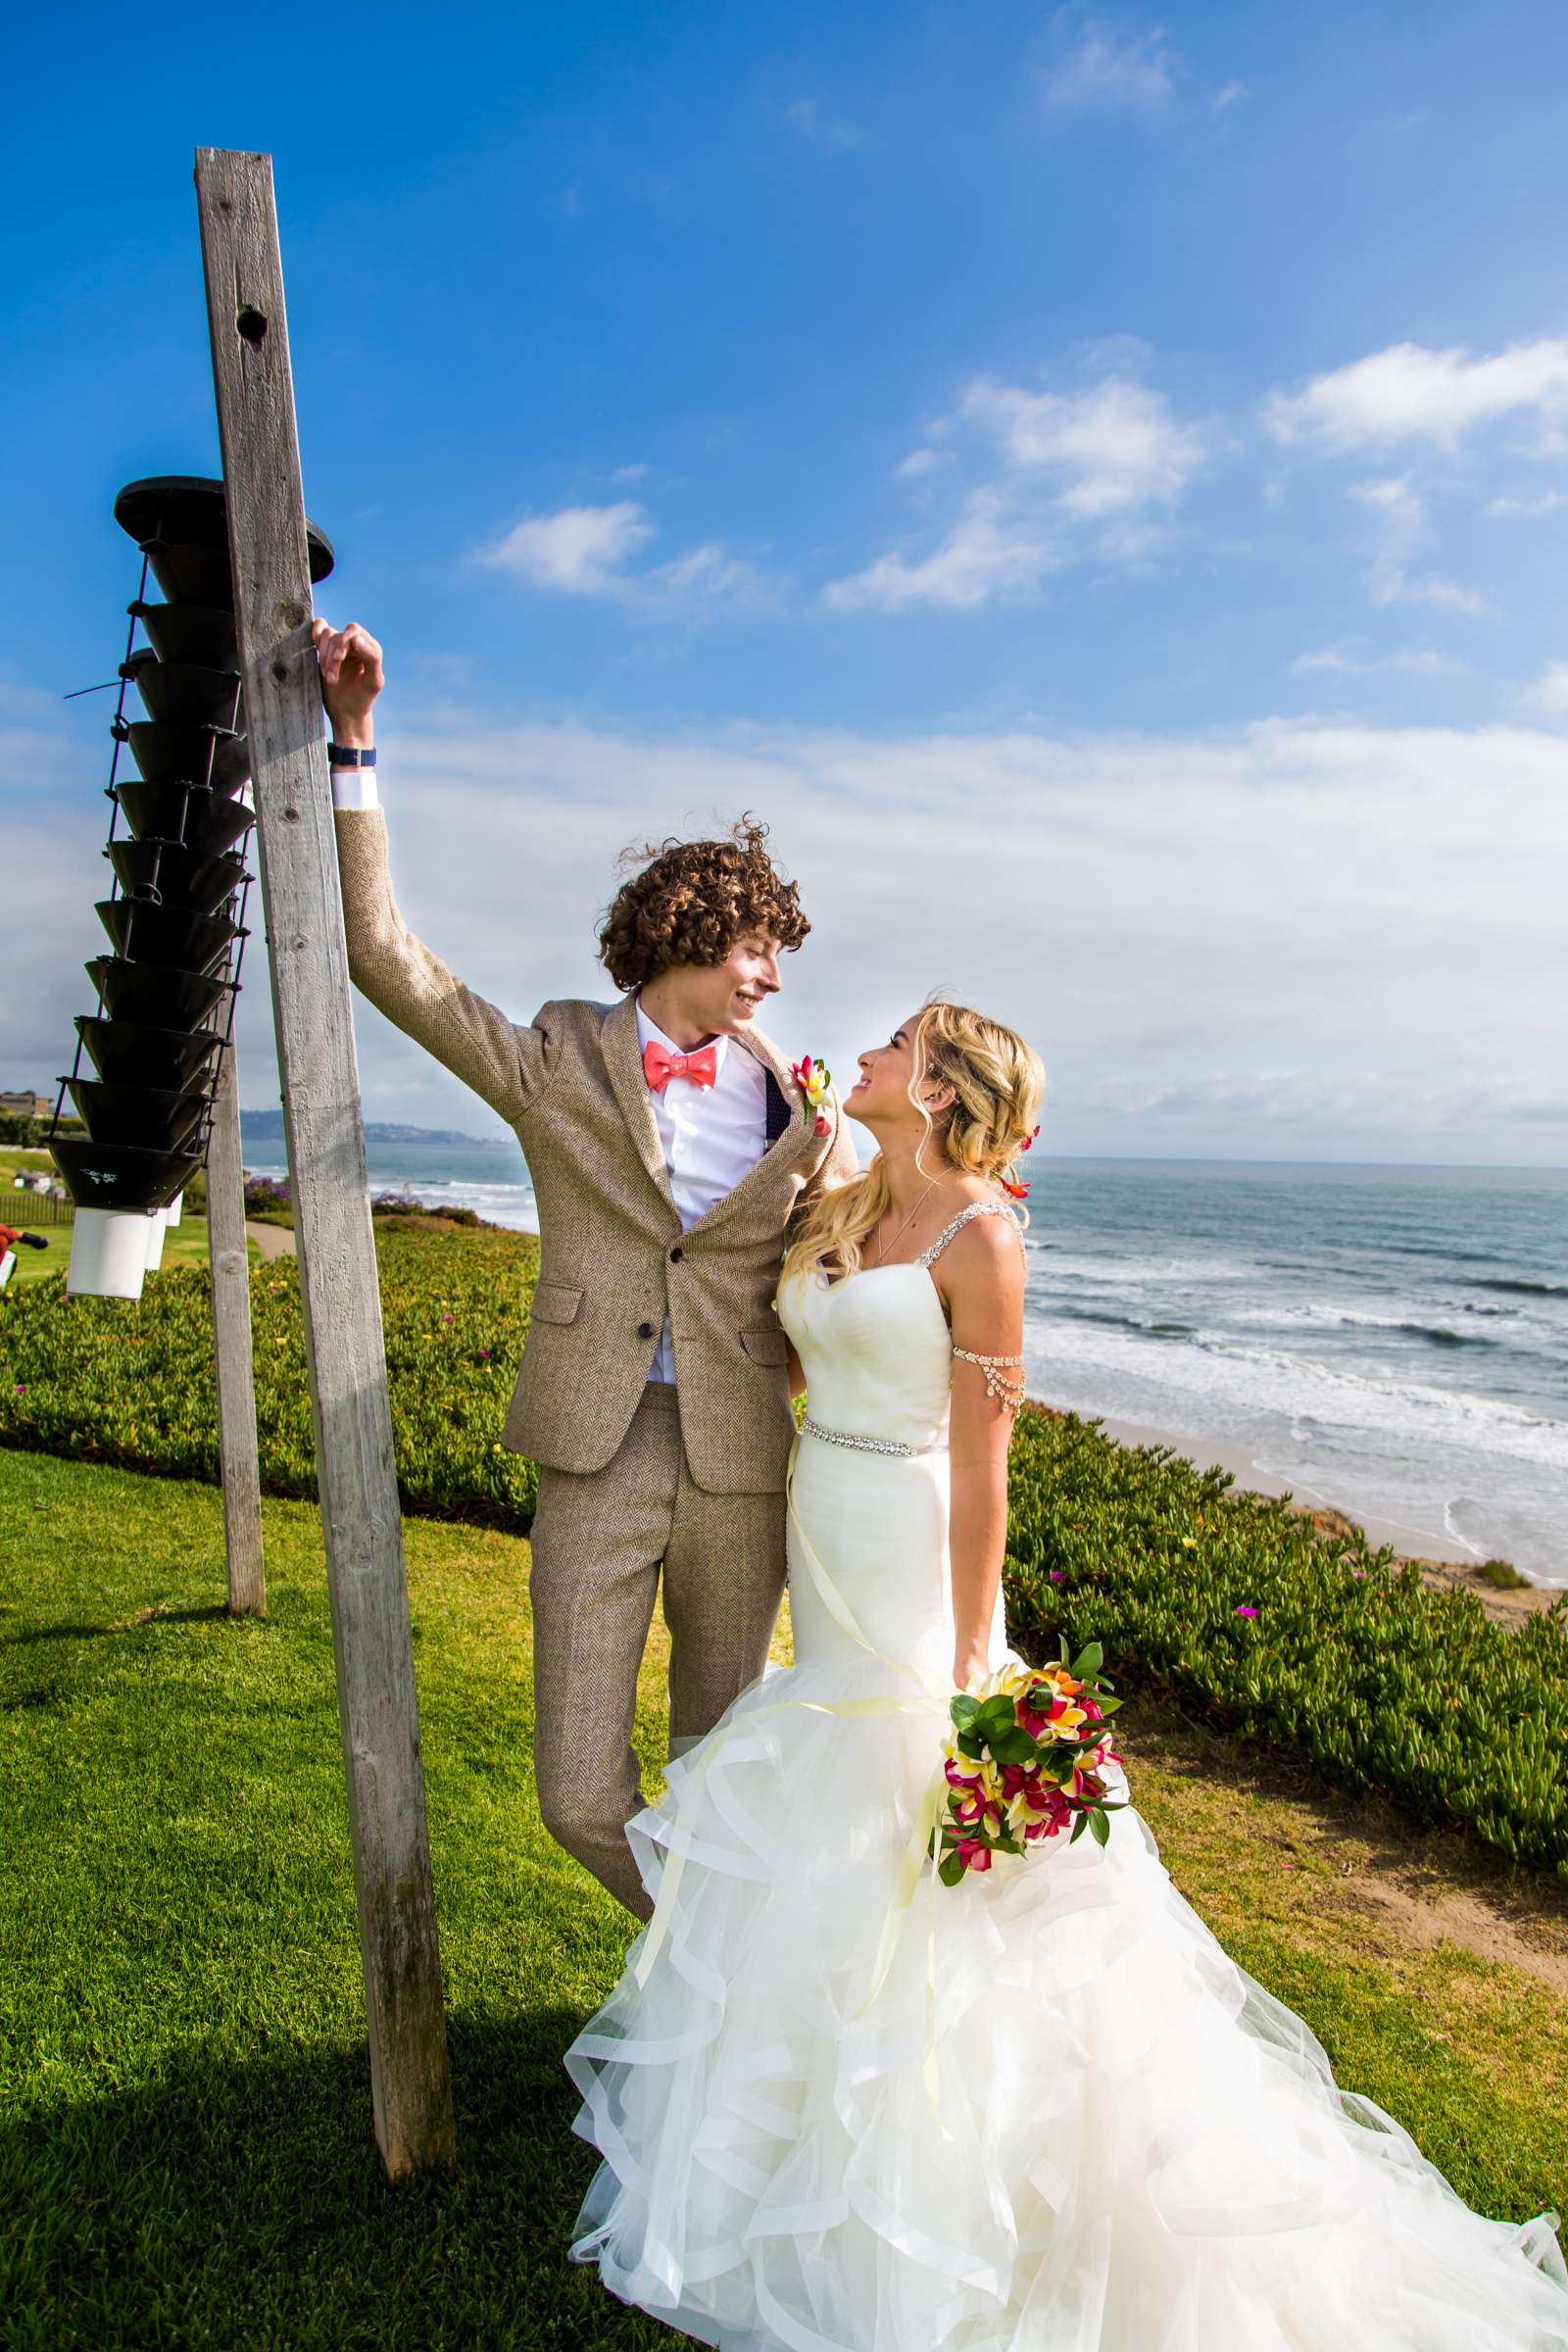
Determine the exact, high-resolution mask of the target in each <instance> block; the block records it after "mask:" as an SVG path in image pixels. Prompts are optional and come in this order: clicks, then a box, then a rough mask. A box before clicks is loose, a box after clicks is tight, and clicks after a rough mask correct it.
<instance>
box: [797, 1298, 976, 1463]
mask: <svg viewBox="0 0 1568 2352" xmlns="http://www.w3.org/2000/svg"><path fill="white" fill-rule="evenodd" d="M778 1316H779V1321H780V1322H781V1323H782V1324H783V1326H784V1328H785V1330H786V1331H787V1332H788V1333H789V1335H790V1338H791V1339H792V1340H793V1341H794V1343H795V1351H796V1353H797V1355H799V1357H800V1359H801V1365H802V1368H803V1370H804V1371H805V1374H806V1387H807V1394H808V1396H809V1398H810V1406H811V1418H812V1419H813V1421H819V1422H821V1423H822V1424H823V1426H824V1427H825V1428H828V1429H833V1430H845V1431H849V1432H850V1433H852V1434H853V1435H855V1436H858V1437H866V1438H891V1439H895V1440H897V1441H899V1442H900V1443H901V1444H903V1445H906V1446H931V1445H934V1444H940V1443H941V1441H942V1440H943V1439H944V1438H945V1437H946V1435H947V1428H948V1401H949V1397H950V1394H951V1388H952V1380H953V1342H952V1339H951V1337H950V1336H949V1332H948V1321H947V1316H946V1315H945V1314H944V1312H943V1308H942V1300H941V1298H940V1296H939V1294H938V1291H937V1286H936V1283H935V1282H934V1280H933V1279H932V1275H931V1270H930V1268H929V1267H928V1266H922V1265H894V1266H869V1267H865V1268H863V1269H862V1270H861V1272H859V1273H858V1274H856V1275H854V1276H852V1277H851V1279H850V1280H849V1281H848V1282H835V1283H828V1282H826V1281H825V1280H823V1279H821V1278H820V1277H817V1278H810V1277H802V1276H800V1275H796V1276H794V1277H792V1278H791V1279H790V1280H789V1281H788V1282H786V1283H783V1284H781V1285H780V1288H779V1296H778Z"/></svg>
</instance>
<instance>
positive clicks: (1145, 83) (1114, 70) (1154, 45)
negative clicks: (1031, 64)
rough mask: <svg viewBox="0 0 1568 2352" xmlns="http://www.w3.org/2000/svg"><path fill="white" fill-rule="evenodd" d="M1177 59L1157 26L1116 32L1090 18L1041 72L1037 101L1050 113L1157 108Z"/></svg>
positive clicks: (1169, 90) (1170, 90) (1166, 100)
mask: <svg viewBox="0 0 1568 2352" xmlns="http://www.w3.org/2000/svg"><path fill="white" fill-rule="evenodd" d="M1180 71H1181V60H1180V58H1179V57H1178V56H1177V54H1176V52H1175V51H1174V50H1173V49H1171V48H1168V47H1167V46H1166V42H1165V36H1164V33H1163V31H1162V30H1161V29H1160V27H1159V26H1157V25H1156V26H1155V27H1154V28H1153V29H1152V31H1149V32H1139V33H1131V32H1129V33H1118V32H1117V31H1116V30H1115V29H1114V28H1113V27H1111V26H1110V25H1105V24H1103V23H1102V22H1100V21H1099V20H1098V19H1095V18H1091V19H1090V20H1089V21H1088V23H1087V24H1085V25H1084V26H1083V28H1082V30H1081V31H1080V32H1079V34H1078V37H1077V39H1076V40H1075V41H1074V42H1073V43H1072V45H1071V47H1070V48H1068V49H1066V50H1065V51H1064V53H1063V54H1062V55H1061V56H1060V57H1059V58H1058V59H1057V60H1056V62H1055V63H1054V65H1053V66H1051V67H1049V68H1048V69H1047V70H1046V71H1045V72H1043V73H1041V74H1040V76H1039V84H1038V86H1039V93H1040V99H1041V103H1042V104H1043V105H1044V106H1045V107H1046V108H1048V109H1049V110H1050V111H1051V112H1053V113H1065V112H1068V111H1070V110H1072V109H1075V108H1080V107H1103V108H1108V109H1123V110H1127V111H1130V112H1132V113H1136V114H1159V113H1162V112H1163V111H1164V109H1165V108H1166V107H1167V106H1169V104H1170V102H1171V99H1172V98H1173V96H1174V95H1175V80H1174V76H1175V75H1176V74H1177V73H1180Z"/></svg>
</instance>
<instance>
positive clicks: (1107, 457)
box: [960, 376, 1204, 516]
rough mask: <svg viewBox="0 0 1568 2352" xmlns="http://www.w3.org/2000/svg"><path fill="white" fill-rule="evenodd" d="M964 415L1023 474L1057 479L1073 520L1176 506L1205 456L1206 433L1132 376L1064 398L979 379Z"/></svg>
mask: <svg viewBox="0 0 1568 2352" xmlns="http://www.w3.org/2000/svg"><path fill="white" fill-rule="evenodd" d="M960 414H961V415H962V416H963V417H965V418H967V419H968V420H969V421H970V422H971V423H973V424H977V425H979V426H980V427H981V429H982V430H983V431H985V432H987V433H989V434H990V436H991V438H992V439H993V440H994V441H995V442H996V444H997V446H998V448H999V449H1000V450H1001V452H1002V454H1003V456H1004V457H1005V459H1006V461H1007V463H1008V464H1009V465H1010V466H1014V467H1016V468H1017V469H1018V470H1019V471H1020V472H1024V473H1029V472H1038V473H1042V474H1047V475H1050V476H1052V477H1054V479H1055V481H1056V482H1057V484H1058V485H1059V487H1058V496H1059V499H1060V503H1061V505H1062V507H1063V508H1064V509H1065V510H1066V512H1067V513H1068V514H1069V515H1085V516H1095V515H1109V514H1113V513H1121V512H1124V511H1125V510H1126V509H1127V508H1129V507H1137V506H1148V505H1152V504H1157V505H1169V504H1171V503H1172V502H1173V501H1174V500H1175V499H1177V498H1179V497H1180V496H1181V493H1182V492H1183V490H1185V488H1186V487H1187V484H1188V482H1189V481H1190V480H1191V479H1192V476H1193V475H1194V473H1196V471H1197V470H1198V468H1199V466H1201V463H1202V460H1203V455H1204V442H1203V436H1202V434H1201V431H1200V430H1199V429H1198V428H1197V427H1196V426H1195V425H1186V424H1178V423H1177V421H1176V419H1175V418H1174V417H1172V415H1171V412H1170V404H1169V402H1168V401H1167V400H1166V399H1165V397H1164V395H1163V394H1162V393H1159V392H1152V391H1151V390H1150V389H1149V387H1148V386H1147V385H1146V384H1140V383H1134V382H1132V381H1130V380H1128V379H1127V378H1125V377H1116V376H1109V377H1106V378H1105V379H1104V381H1103V382H1101V383H1098V384H1095V385H1093V386H1091V388H1090V389H1089V390H1088V391H1086V392H1080V393H1076V394H1062V393H1055V392H1031V391H1027V390H1025V389H1024V388H1022V387H1021V386H1019V385H1015V384H1001V383H998V382H996V381H995V379H994V378H992V377H989V376H978V377H976V379H975V380H974V382H973V383H971V384H970V385H969V387H968V389H967V391H966V392H965V393H964V395H963V399H962V402H961V404H960Z"/></svg>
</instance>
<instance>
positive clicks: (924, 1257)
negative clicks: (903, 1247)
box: [911, 1201, 1023, 1266]
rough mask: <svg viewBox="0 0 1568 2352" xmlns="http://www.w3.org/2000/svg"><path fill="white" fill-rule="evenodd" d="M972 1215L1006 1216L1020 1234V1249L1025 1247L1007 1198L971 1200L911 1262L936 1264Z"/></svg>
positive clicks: (1015, 1231) (1014, 1229) (924, 1264)
mask: <svg viewBox="0 0 1568 2352" xmlns="http://www.w3.org/2000/svg"><path fill="white" fill-rule="evenodd" d="M971 1217H1005V1218H1006V1220H1007V1222H1008V1224H1009V1225H1010V1226H1011V1227H1012V1230H1013V1232H1014V1233H1016V1234H1017V1235H1018V1247H1019V1249H1020V1250H1021V1249H1022V1248H1023V1234H1022V1232H1021V1231H1020V1230H1019V1225H1018V1220H1017V1218H1016V1217H1015V1216H1014V1215H1013V1213H1012V1211H1011V1209H1010V1208H1009V1207H1008V1206H1007V1203H1006V1202H1005V1201H970V1203H969V1205H968V1207H967V1208H960V1209H959V1211H958V1213H957V1215H956V1217H955V1218H954V1220H953V1222H952V1224H951V1225H945V1226H944V1227H943V1229H942V1231H941V1232H940V1233H939V1234H938V1235H937V1238H936V1240H935V1241H934V1242H933V1243H932V1245H931V1247H930V1249H929V1250H923V1251H922V1252H921V1254H920V1255H919V1256H918V1257H917V1258H914V1259H912V1260H911V1263H912V1264H914V1265H917V1266H931V1265H935V1263H936V1261H937V1259H938V1258H939V1257H940V1256H941V1255H942V1252H943V1250H945V1249H946V1248H947V1246H948V1244H949V1243H950V1242H951V1241H952V1239H953V1237H954V1235H955V1234H956V1233H959V1232H961V1231H962V1229H963V1227H964V1226H965V1225H967V1224H968V1222H969V1219H970V1218H971Z"/></svg>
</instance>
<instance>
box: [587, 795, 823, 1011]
mask: <svg viewBox="0 0 1568 2352" xmlns="http://www.w3.org/2000/svg"><path fill="white" fill-rule="evenodd" d="M766 845H767V827H766V826H765V825H764V824H760V823H759V822H758V820H757V819H756V818H755V817H754V816H751V815H745V816H741V817H738V818H737V819H736V821H735V823H734V824H733V825H732V826H731V827H730V830H729V835H728V838H727V839H726V840H723V841H673V840H671V841H662V842H649V843H648V844H646V845H645V846H644V847H643V848H642V849H632V850H627V851H626V852H625V853H624V854H623V856H622V858H621V864H622V865H623V866H625V865H630V864H635V865H637V866H638V867H639V868H640V870H639V871H638V872H636V873H634V874H631V875H629V876H628V878H627V879H626V881H624V882H623V883H622V884H621V886H620V888H619V890H618V891H617V892H616V894H615V897H614V900H613V903H612V905H611V907H610V909H609V911H608V913H607V914H606V915H605V918H604V921H603V922H602V923H601V925H600V929H599V958H600V961H601V962H602V963H603V964H604V966H605V968H606V970H607V971H608V972H609V974H610V977H611V978H612V980H613V982H614V983H615V986H616V987H617V988H620V989H633V988H642V987H644V986H645V985H646V984H647V982H648V981H650V980H655V979H657V978H658V976H659V974H660V973H661V972H667V971H668V970H669V968H670V966H671V964H677V963H699V964H710V965H712V964H720V963H723V962H724V961H725V960H726V959H727V957H728V956H729V953H730V950H731V949H732V948H733V947H734V945H735V943H736V941H737V940H740V939H744V938H745V937H746V934H747V933H748V932H749V931H766V932H768V933H769V934H770V935H771V936H772V937H773V938H774V939H776V940H777V941H778V943H779V946H780V947H781V948H798V947H799V946H800V944H801V942H802V940H803V939H805V937H806V935H807V933H808V932H809V930H810V928H811V926H810V924H809V922H808V921H807V919H806V917H805V915H804V914H803V913H802V912H801V901H800V894H799V892H798V891H797V889H796V886H795V884H794V883H793V882H786V881H785V879H784V877H783V875H782V874H781V873H780V872H779V870H778V868H777V867H776V866H775V865H774V863H773V860H772V859H771V858H769V857H768V855H767V847H766Z"/></svg>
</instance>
